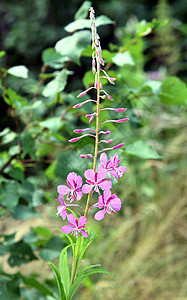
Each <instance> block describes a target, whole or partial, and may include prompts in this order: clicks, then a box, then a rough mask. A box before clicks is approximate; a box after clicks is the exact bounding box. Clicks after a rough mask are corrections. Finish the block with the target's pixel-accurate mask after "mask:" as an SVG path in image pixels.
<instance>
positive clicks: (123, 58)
mask: <svg viewBox="0 0 187 300" xmlns="http://www.w3.org/2000/svg"><path fill="white" fill-rule="evenodd" d="M112 61H113V63H114V64H116V65H117V66H119V67H123V66H124V65H132V66H133V65H134V61H133V58H132V56H131V54H130V53H129V52H128V51H126V52H123V53H117V54H116V55H115V56H114V57H113V58H112Z"/></svg>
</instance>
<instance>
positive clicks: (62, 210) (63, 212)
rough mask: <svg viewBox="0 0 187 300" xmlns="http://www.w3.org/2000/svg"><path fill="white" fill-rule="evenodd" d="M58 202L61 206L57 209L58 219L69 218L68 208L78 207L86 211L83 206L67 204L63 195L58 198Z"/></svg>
mask: <svg viewBox="0 0 187 300" xmlns="http://www.w3.org/2000/svg"><path fill="white" fill-rule="evenodd" d="M57 201H58V202H60V204H61V205H59V206H58V207H57V213H56V217H58V216H59V215H60V216H61V217H62V219H63V220H65V219H66V216H67V207H68V206H76V207H79V208H81V209H82V210H84V209H83V208H82V207H81V206H79V205H77V204H66V202H65V200H64V197H63V196H62V195H59V196H58V199H57Z"/></svg>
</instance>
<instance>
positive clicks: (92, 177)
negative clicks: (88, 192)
mask: <svg viewBox="0 0 187 300" xmlns="http://www.w3.org/2000/svg"><path fill="white" fill-rule="evenodd" d="M84 176H85V177H86V179H88V180H91V181H94V180H95V172H94V170H92V169H88V170H86V171H85V172H84Z"/></svg>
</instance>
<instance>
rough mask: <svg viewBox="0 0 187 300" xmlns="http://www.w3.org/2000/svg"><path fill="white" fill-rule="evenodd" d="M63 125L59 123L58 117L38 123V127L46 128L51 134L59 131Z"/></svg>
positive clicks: (61, 122)
mask: <svg viewBox="0 0 187 300" xmlns="http://www.w3.org/2000/svg"><path fill="white" fill-rule="evenodd" d="M63 123H64V122H63V121H61V120H60V118H59V117H51V118H48V119H47V120H45V121H42V122H40V126H42V127H44V128H48V129H49V130H51V131H53V132H57V131H58V130H59V129H60V127H61V126H62V125H63Z"/></svg>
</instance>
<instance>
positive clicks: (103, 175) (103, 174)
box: [97, 169, 107, 182]
mask: <svg viewBox="0 0 187 300" xmlns="http://www.w3.org/2000/svg"><path fill="white" fill-rule="evenodd" d="M106 176H107V171H106V170H104V169H100V170H99V171H98V175H97V182H99V181H101V180H102V179H104V178H106Z"/></svg>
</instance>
